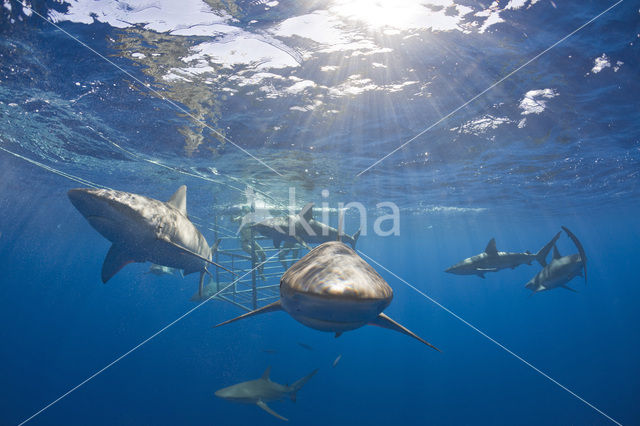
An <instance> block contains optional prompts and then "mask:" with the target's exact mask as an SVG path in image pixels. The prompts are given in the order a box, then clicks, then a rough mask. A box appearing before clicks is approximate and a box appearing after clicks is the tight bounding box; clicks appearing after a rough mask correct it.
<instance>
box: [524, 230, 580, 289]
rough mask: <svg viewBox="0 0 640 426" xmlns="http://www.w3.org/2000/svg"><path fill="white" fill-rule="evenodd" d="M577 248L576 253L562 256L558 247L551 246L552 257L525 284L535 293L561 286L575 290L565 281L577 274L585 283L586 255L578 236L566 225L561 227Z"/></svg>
mask: <svg viewBox="0 0 640 426" xmlns="http://www.w3.org/2000/svg"><path fill="white" fill-rule="evenodd" d="M562 229H563V230H564V232H566V233H567V235H568V236H569V238H571V240H572V241H573V243H574V244H575V245H576V247H577V248H578V253H576V254H571V255H569V256H562V255H561V254H560V251H559V250H558V248H557V247H556V246H555V245H554V246H553V259H552V260H551V262H550V263H549V264H548V265H546V266H545V267H544V268H543V269H542V270H541V271H540V272H538V273H537V274H536V275H535V276H534V277H533V278H531V280H529V282H528V283H527V284H526V285H525V287H526V288H528V289H529V290H531V291H532V292H533V293H531V294H535V293H538V292H541V291H545V290H552V289H554V288H558V287H562V288H564V289H566V290H569V291H573V292H575V290H574V289H572V288H571V287H569V286H568V285H567V283H569V281H571V280H572V279H574V278H575V277H577V276H584V283H585V284H586V283H587V255H586V254H585V252H584V248H583V247H582V244H581V243H580V241H578V238H577V237H576V236H575V235H574V234H573V233H572V232H571V231H569V229H567V228H566V227H564V226H563V227H562ZM583 272H584V274H583Z"/></svg>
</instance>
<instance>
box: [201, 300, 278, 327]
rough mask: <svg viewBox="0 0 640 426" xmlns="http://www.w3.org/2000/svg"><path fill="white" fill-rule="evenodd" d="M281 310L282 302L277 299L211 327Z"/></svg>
mask: <svg viewBox="0 0 640 426" xmlns="http://www.w3.org/2000/svg"><path fill="white" fill-rule="evenodd" d="M281 310H282V304H281V303H280V301H279V300H278V301H277V302H273V303H271V304H269V305H267V306H263V307H262V308H258V309H255V310H253V311H251V312H247V313H246V314H244V315H240V316H239V317H235V318H233V319H230V320H228V321H225V322H221V323H220V324H218V325H215V326H213V328H216V327H220V326H221V325H227V324H229V323H232V322H235V321H238V320H241V319H244V318H248V317H252V316H254V315H259V314H266V313H267V312H275V311H281Z"/></svg>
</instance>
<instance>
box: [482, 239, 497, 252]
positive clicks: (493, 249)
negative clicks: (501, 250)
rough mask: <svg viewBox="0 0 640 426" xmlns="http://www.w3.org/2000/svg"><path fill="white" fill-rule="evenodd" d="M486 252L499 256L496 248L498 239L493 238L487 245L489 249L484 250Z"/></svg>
mask: <svg viewBox="0 0 640 426" xmlns="http://www.w3.org/2000/svg"><path fill="white" fill-rule="evenodd" d="M484 252H485V253H487V254H488V255H491V256H494V255H497V254H498V249H497V248H496V239H495V238H492V239H491V240H490V241H489V244H487V248H485V249H484Z"/></svg>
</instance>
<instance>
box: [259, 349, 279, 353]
mask: <svg viewBox="0 0 640 426" xmlns="http://www.w3.org/2000/svg"><path fill="white" fill-rule="evenodd" d="M262 352H264V353H266V354H277V353H278V351H277V350H275V349H263V350H262Z"/></svg>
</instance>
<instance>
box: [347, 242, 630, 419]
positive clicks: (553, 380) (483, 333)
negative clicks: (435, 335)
mask: <svg viewBox="0 0 640 426" xmlns="http://www.w3.org/2000/svg"><path fill="white" fill-rule="evenodd" d="M358 253H360V254H361V255H363V256H364V257H366V258H367V259H369V260H370V261H372V262H373V263H375V264H376V265H378V266H379V267H381V268H382V269H384V270H385V271H387V272H388V273H390V274H391V275H393V276H394V277H395V278H397V279H398V280H400V281H401V282H403V283H404V284H406V285H407V286H408V287H409V288H411V289H413V290H414V291H415V292H417V293H418V294H420V295H421V296H422V297H424V298H425V299H427V300H429V301H430V302H432V303H434V304H435V305H436V306H438V307H439V308H441V309H443V310H444V311H445V312H447V313H448V314H449V315H451V316H453V317H454V318H455V319H457V320H458V321H460V322H462V323H463V324H464V325H466V326H467V327H469V328H471V329H472V330H474V331H475V332H477V333H478V334H480V335H481V336H483V337H485V338H486V339H488V340H489V341H491V342H492V343H494V344H495V345H496V346H498V347H499V348H500V349H503V350H504V351H506V352H507V353H508V354H510V355H512V356H513V357H515V358H516V359H517V360H519V361H520V362H522V363H523V364H525V365H526V366H528V367H530V368H531V369H533V370H534V371H535V372H537V373H539V374H540V375H542V376H543V377H545V378H546V379H548V380H549V381H551V382H552V383H554V384H556V385H558V386H559V387H560V388H561V389H564V390H565V391H567V392H568V393H569V394H570V395H572V396H573V397H575V398H576V399H578V400H580V401H582V402H583V403H585V404H586V405H588V406H589V407H591V408H593V409H594V410H595V411H597V412H598V413H600V414H601V415H603V416H604V417H606V418H607V419H609V420H611V421H612V422H613V423H615V424H616V425H618V426H622V424H621V423H619V422H617V421H616V420H614V419H613V418H611V417H610V416H608V415H607V414H606V413H605V412H604V411H602V410H600V409H599V408H597V407H596V406H594V405H593V404H591V403H590V402H589V401H587V400H585V399H584V398H582V397H581V396H580V395H578V394H576V393H575V392H573V391H572V390H571V389H569V388H567V387H566V386H564V385H563V384H561V383H560V382H558V381H557V380H555V379H554V378H552V377H551V376H549V375H548V374H546V373H545V372H543V371H542V370H540V369H539V368H537V367H535V366H534V365H533V364H531V363H530V362H528V361H527V360H525V359H524V358H522V357H521V356H520V355H518V354H516V353H515V352H513V351H512V350H510V349H509V348H507V347H506V346H504V345H503V344H502V343H500V342H498V341H497V340H495V339H493V338H492V337H490V336H489V335H487V334H486V333H485V332H483V331H482V330H480V329H479V328H477V327H476V326H474V325H473V324H471V323H469V322H468V321H466V320H465V319H464V318H462V317H460V316H459V315H457V314H455V313H454V312H453V311H451V310H450V309H448V308H447V307H445V306H444V305H442V304H441V303H439V302H438V301H437V300H435V299H433V298H431V297H429V296H428V295H427V294H426V293H424V292H422V291H421V290H419V289H418V288H416V287H414V286H413V285H411V284H409V283H408V282H407V281H405V280H404V279H402V278H401V277H399V276H398V275H396V274H395V273H393V272H392V271H390V270H389V269H387V268H386V267H384V266H382V265H381V264H380V263H378V262H377V261H375V260H374V259H372V258H371V257H369V256H367V255H366V254H364V253H363V252H362V251H361V250H358Z"/></svg>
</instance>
